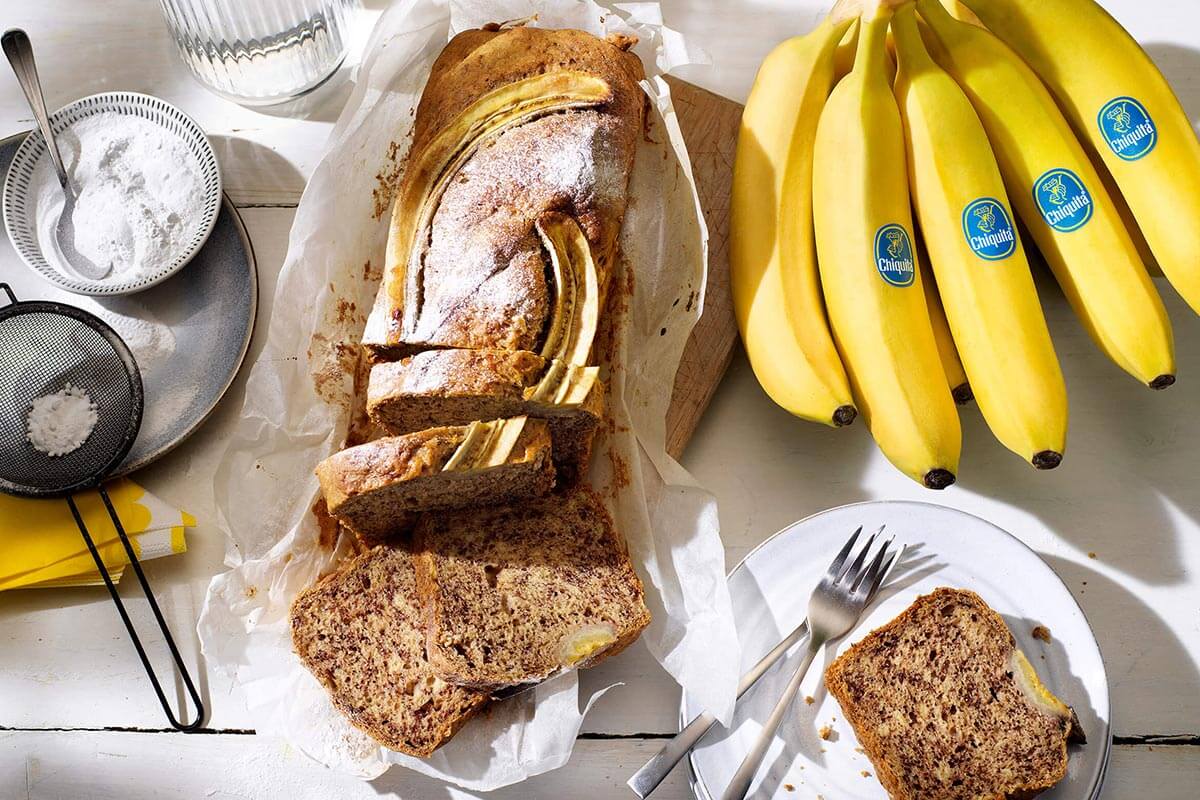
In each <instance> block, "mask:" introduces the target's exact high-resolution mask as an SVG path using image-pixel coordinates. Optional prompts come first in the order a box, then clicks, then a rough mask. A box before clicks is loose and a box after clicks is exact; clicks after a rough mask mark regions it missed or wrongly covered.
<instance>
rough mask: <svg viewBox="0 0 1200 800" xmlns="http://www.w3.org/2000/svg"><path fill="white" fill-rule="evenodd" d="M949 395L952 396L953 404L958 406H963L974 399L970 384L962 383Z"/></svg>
mask: <svg viewBox="0 0 1200 800" xmlns="http://www.w3.org/2000/svg"><path fill="white" fill-rule="evenodd" d="M950 394H952V395H954V402H955V403H957V404H958V405H960V406H965V405H966V404H967V403H969V402H971V401H972V400H974V399H975V393H974V392H972V391H971V384H969V383H962V384H959V385H958V386H955V387H954V388H953V389H952V390H950Z"/></svg>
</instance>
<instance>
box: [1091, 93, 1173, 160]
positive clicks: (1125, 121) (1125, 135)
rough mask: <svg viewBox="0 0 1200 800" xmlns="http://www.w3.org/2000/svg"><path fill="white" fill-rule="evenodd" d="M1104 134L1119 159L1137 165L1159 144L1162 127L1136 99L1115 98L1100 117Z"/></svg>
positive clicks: (1101, 112)
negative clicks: (1136, 163)
mask: <svg viewBox="0 0 1200 800" xmlns="http://www.w3.org/2000/svg"><path fill="white" fill-rule="evenodd" d="M1096 124H1097V125H1099V126H1100V134H1101V135H1102V136H1104V141H1106V142H1108V146H1109V147H1110V148H1112V151H1113V153H1115V154H1116V156H1117V158H1121V159H1124V160H1125V161H1137V160H1138V159H1139V158H1141V157H1142V156H1144V155H1146V154H1147V153H1149V152H1150V151H1151V150H1153V149H1154V145H1156V144H1158V127H1157V126H1155V124H1154V120H1153V119H1151V118H1150V112H1149V111H1147V110H1146V107H1145V106H1144V105H1142V104H1141V103H1139V102H1138V101H1137V100H1135V99H1134V98H1132V97H1114V98H1113V99H1112V100H1109V101H1108V102H1107V103H1105V104H1104V107H1103V108H1101V109H1100V113H1099V114H1097V115H1096Z"/></svg>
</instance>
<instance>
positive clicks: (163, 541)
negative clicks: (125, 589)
mask: <svg viewBox="0 0 1200 800" xmlns="http://www.w3.org/2000/svg"><path fill="white" fill-rule="evenodd" d="M105 488H106V489H107V490H108V496H109V499H110V500H112V504H113V507H114V508H115V509H116V511H117V516H118V517H120V519H121V524H122V525H123V526H124V528H125V532H126V533H127V534H129V538H130V543H131V544H132V545H133V551H134V552H135V553H137V556H138V559H139V560H142V561H145V560H149V559H152V558H158V557H160V556H167V555H172V554H175V553H183V552H185V551H186V550H187V541H186V539H185V538H184V529H185V528H190V527H195V525H196V520H195V518H194V517H192V515H191V514H188V513H187V512H185V511H180V510H179V509H176V508H172V507H171V506H170V505H168V504H167V503H165V502H163V501H162V500H160V499H158V498H157V497H155V496H154V495H152V494H150V493H148V492H147V491H146V490H145V489H143V488H142V487H141V486H138V485H137V484H136V483H134V482H133V481H131V480H129V479H127V478H120V479H118V480H115V481H112V482H111V483H109V484H108V485H107V486H106V487H105ZM75 504H76V506H78V508H79V513H80V515H81V516H82V517H83V520H84V523H85V524H86V525H87V529H88V531H89V532H90V533H91V535H92V541H94V542H95V543H96V549H97V550H99V552H100V557H101V558H102V559H103V561H104V565H105V566H106V567H107V568H108V570H109V573H110V575H112V578H113V580H119V579H120V575H121V573H122V572H123V570H124V567H125V565H126V564H128V563H129V558H128V556H127V555H126V553H125V548H124V547H123V546H122V545H121V541H120V539H118V538H117V532H116V529H115V528H113V524H112V520H110V519H109V516H108V511H107V509H105V508H104V502H103V501H102V500H101V499H100V495H99V493H97V492H95V491H88V492H81V493H79V494H77V495H75ZM102 583H103V580H102V579H101V577H100V573H99V572H97V571H96V562H94V561H93V560H92V556H91V554H90V553H89V552H88V550H87V545H86V544H84V542H83V537H82V536H80V534H79V528H78V527H76V525H75V519H74V518H73V517H72V516H71V509H70V508H69V507H68V506H67V501H66V500H65V499H55V500H40V499H37V500H35V499H30V498H24V497H12V496H10V495H3V494H0V591H4V590H5V589H17V588H21V587H32V586H92V585H100V584H102Z"/></svg>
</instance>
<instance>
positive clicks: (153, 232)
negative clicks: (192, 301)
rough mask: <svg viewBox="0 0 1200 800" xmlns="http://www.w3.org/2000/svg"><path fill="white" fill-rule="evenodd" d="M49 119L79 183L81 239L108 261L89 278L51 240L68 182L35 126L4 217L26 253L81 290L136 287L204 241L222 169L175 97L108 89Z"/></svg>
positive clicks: (6, 197)
mask: <svg viewBox="0 0 1200 800" xmlns="http://www.w3.org/2000/svg"><path fill="white" fill-rule="evenodd" d="M50 125H51V127H52V129H53V130H54V137H55V139H56V141H57V142H58V146H59V150H60V151H61V152H62V156H63V160H64V162H65V163H66V167H67V172H68V174H69V175H70V177H71V180H72V183H73V185H76V187H77V192H78V200H77V202H76V206H75V215H74V220H75V231H76V235H75V245H76V249H77V250H79V252H80V253H81V254H84V255H86V256H87V258H88V259H89V260H91V261H92V262H93V263H99V262H101V261H102V262H103V263H105V264H106V265H109V266H111V268H112V269H111V271H110V272H109V274H108V275H107V276H106V277H104V278H103V279H101V280H89V279H87V278H84V277H82V276H81V275H79V274H77V273H76V272H75V271H74V270H72V269H71V268H70V267H69V266H67V265H65V264H64V263H63V259H62V257H61V255H60V254H59V253H58V252H57V249H56V245H55V244H54V236H53V231H54V228H55V225H56V223H57V216H56V213H57V212H58V211H60V210H61V208H62V189H61V187H60V186H59V185H58V181H57V179H56V178H55V176H54V172H53V169H52V168H51V165H50V156H49V154H48V153H47V151H46V142H45V140H44V139H43V138H42V136H41V134H40V133H38V132H37V131H34V132H33V133H31V134H29V136H27V137H26V138H25V141H23V142H22V143H21V146H20V147H19V148H18V149H17V153H16V155H15V156H14V157H13V161H12V165H11V167H10V168H9V171H8V176H7V178H6V179H5V182H4V189H3V215H4V225H5V227H6V228H7V229H8V235H9V238H10V239H11V240H12V242H13V245H14V247H15V248H16V250H17V253H18V254H19V255H20V256H21V259H22V260H23V261H24V262H25V263H26V264H27V265H28V266H29V267H30V268H32V269H33V270H35V271H36V272H38V273H39V274H40V275H42V276H43V277H44V278H46V279H47V280H49V281H51V282H52V283H54V284H56V285H58V286H60V287H62V288H64V289H66V290H68V291H71V292H75V293H77V294H89V295H117V294H131V293H133V292H138V291H141V290H142V289H146V288H149V287H150V286H153V285H155V284H156V283H160V282H161V281H164V280H166V279H167V278H169V277H170V276H171V275H173V274H175V273H176V272H178V271H179V270H180V269H182V268H183V267H184V266H186V265H187V263H188V262H189V261H190V260H191V259H192V256H194V255H195V254H196V252H197V251H198V250H199V249H200V248H201V247H202V246H203V245H204V242H205V241H206V240H207V239H208V235H209V234H210V233H211V232H212V229H213V226H214V225H215V224H216V221H217V214H218V213H219V212H220V209H221V173H220V170H219V168H218V166H217V158H216V154H215V153H213V150H212V146H211V145H210V144H209V142H208V138H207V137H206V136H205V135H204V131H203V130H202V129H201V128H200V126H199V125H197V124H196V123H195V122H194V121H193V120H192V119H191V118H190V117H188V116H187V115H186V114H184V113H183V112H182V111H180V110H179V109H177V108H175V107H174V106H172V105H171V104H169V103H166V102H164V101H162V100H159V99H158V98H156V97H151V96H149V95H144V94H138V93H136V92H106V93H103V94H96V95H91V96H90V97H85V98H83V99H81V100H76V101H75V102H74V103H71V104H69V105H67V106H64V107H63V108H61V109H59V110H58V111H56V112H55V113H54V114H52V115H51V117H50Z"/></svg>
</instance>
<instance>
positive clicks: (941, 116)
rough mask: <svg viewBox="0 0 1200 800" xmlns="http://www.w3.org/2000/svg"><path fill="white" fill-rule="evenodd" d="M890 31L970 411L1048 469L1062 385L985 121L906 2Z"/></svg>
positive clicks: (1062, 425) (1054, 456) (1063, 432)
mask: <svg viewBox="0 0 1200 800" xmlns="http://www.w3.org/2000/svg"><path fill="white" fill-rule="evenodd" d="M892 33H893V35H894V36H895V38H896V51H897V55H898V60H899V72H898V73H897V76H896V84H895V90H896V100H897V102H898V103H899V106H900V115H901V117H902V118H903V120H904V136H905V141H906V143H907V147H908V153H907V155H908V175H909V185H910V187H911V189H912V195H913V205H914V206H915V207H916V209H917V217H918V220H919V222H920V225H921V231H922V234H923V237H924V240H925V244H926V246H927V248H928V250H929V254H930V263H931V264H932V267H933V273H934V275H935V276H936V281H937V292H938V294H940V295H941V299H942V303H943V304H944V306H945V309H946V316H947V319H948V320H949V323H950V330H951V331H952V332H953V336H954V342H955V343H956V344H957V346H958V354H959V355H960V356H961V357H962V361H963V366H964V367H965V369H966V374H967V377H968V378H969V379H970V383H971V388H972V390H973V391H974V393H975V397H976V400H977V402H978V403H979V410H980V411H981V412H982V413H983V416H984V419H985V420H987V423H988V426H989V427H990V428H991V429H992V431H993V433H995V435H996V438H997V439H999V440H1000V441H1001V443H1003V444H1004V446H1005V447H1007V448H1008V449H1010V450H1012V451H1013V452H1015V453H1017V454H1018V455H1020V456H1021V457H1022V458H1024V459H1025V460H1026V461H1029V462H1030V463H1032V464H1033V465H1034V466H1035V467H1038V468H1039V469H1050V468H1053V467H1056V466H1058V465H1059V463H1060V462H1061V461H1062V453H1063V449H1064V446H1065V444H1066V436H1067V389H1066V385H1065V383H1064V381H1063V376H1062V370H1061V369H1060V368H1059V364H1058V357H1057V356H1056V355H1055V353H1054V344H1053V343H1052V342H1051V340H1050V331H1049V330H1048V329H1047V328H1046V320H1045V317H1044V316H1043V315H1042V307H1041V304H1040V303H1039V302H1038V295H1037V288H1036V287H1035V286H1034V283H1033V276H1032V274H1031V273H1030V270H1029V262H1028V261H1027V260H1026V258H1025V251H1024V250H1023V249H1022V247H1021V240H1020V237H1019V236H1018V235H1017V232H1016V229H1015V227H1014V225H1013V216H1012V209H1011V207H1010V205H1009V202H1008V196H1007V194H1006V193H1005V190H1004V182H1003V179H1002V178H1001V176H1000V168H999V166H998V165H997V164H996V158H995V156H994V155H993V153H992V148H991V145H990V144H988V140H987V134H986V132H985V131H984V129H983V123H981V122H980V121H979V117H978V115H977V114H976V113H975V109H974V108H973V107H972V106H971V101H970V100H968V99H967V96H966V95H965V94H963V92H962V90H961V89H960V88H959V86H958V84H957V83H955V82H954V79H953V78H951V77H950V76H949V75H947V74H946V72H945V71H943V70H942V69H941V67H939V66H938V65H937V64H935V63H934V62H933V60H932V59H931V58H930V56H929V53H928V51H927V50H926V49H925V45H924V43H923V42H922V41H921V34H920V31H919V30H918V28H917V18H916V10H915V9H914V8H913V6H911V5H909V6H904V7H902V8H900V9H899V10H897V11H896V14H895V17H894V18H893V20H892Z"/></svg>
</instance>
